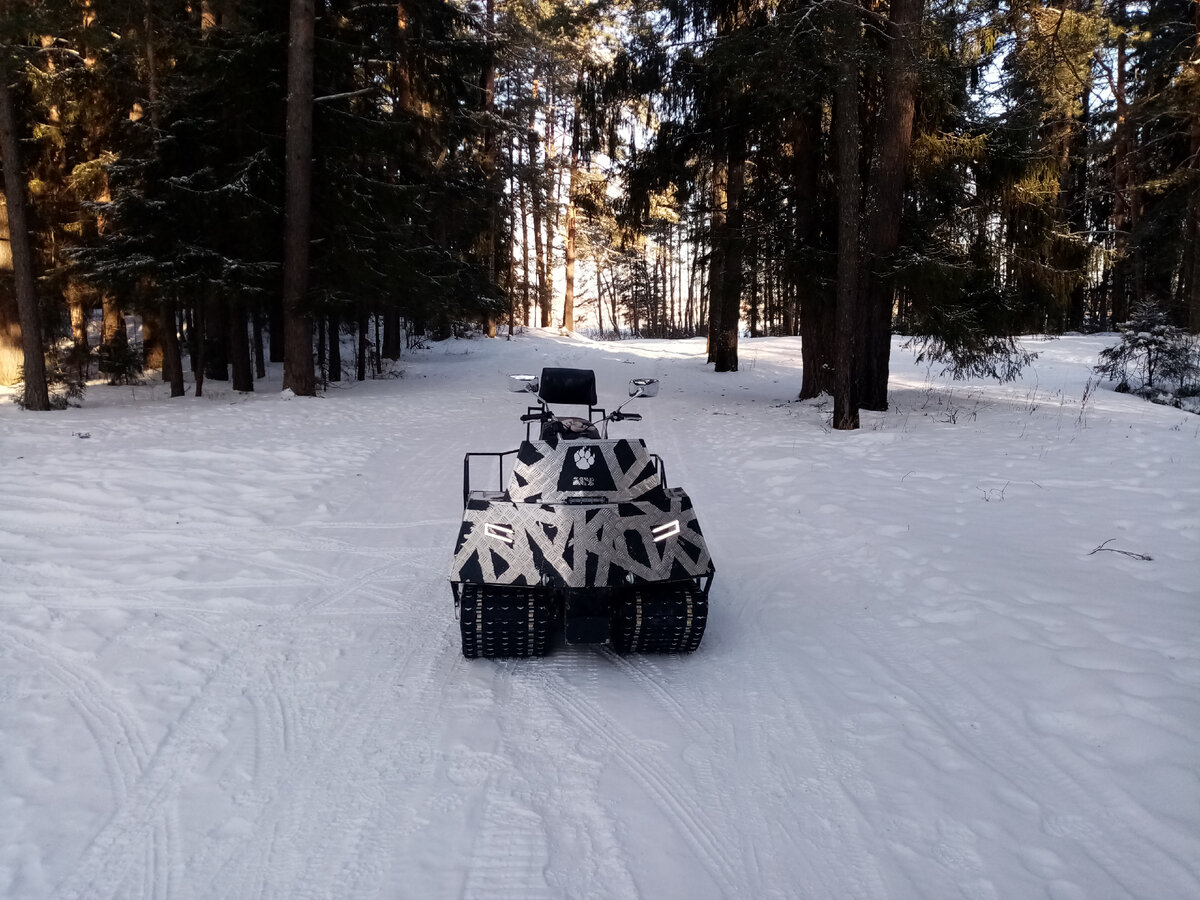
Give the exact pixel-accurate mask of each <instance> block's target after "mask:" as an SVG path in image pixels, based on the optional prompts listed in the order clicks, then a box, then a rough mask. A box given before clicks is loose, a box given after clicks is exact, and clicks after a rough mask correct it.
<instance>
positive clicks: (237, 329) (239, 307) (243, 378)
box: [227, 297, 254, 392]
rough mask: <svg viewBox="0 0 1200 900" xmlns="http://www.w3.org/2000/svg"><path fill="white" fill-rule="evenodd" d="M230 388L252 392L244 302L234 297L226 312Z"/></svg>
mask: <svg viewBox="0 0 1200 900" xmlns="http://www.w3.org/2000/svg"><path fill="white" fill-rule="evenodd" d="M228 318H229V327H228V329H227V332H228V342H229V364H230V365H229V367H230V375H231V384H230V386H231V387H232V388H233V389H234V390H235V391H243V392H252V391H253V390H254V369H253V367H252V363H251V361H250V332H249V331H247V330H246V325H247V321H246V301H245V300H243V299H242V298H241V297H235V298H234V299H233V301H232V302H231V303H230V306H229V310H228Z"/></svg>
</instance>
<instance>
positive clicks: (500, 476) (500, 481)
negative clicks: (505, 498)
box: [463, 450, 517, 509]
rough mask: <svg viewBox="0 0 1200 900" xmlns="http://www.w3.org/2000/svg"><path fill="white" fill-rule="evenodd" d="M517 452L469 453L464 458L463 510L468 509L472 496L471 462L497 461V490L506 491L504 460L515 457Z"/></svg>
mask: <svg viewBox="0 0 1200 900" xmlns="http://www.w3.org/2000/svg"><path fill="white" fill-rule="evenodd" d="M516 452H517V451H516V450H505V451H504V452H502V453H468V454H467V455H466V456H464V457H463V509H466V507H467V498H468V497H470V496H471V460H473V459H494V460H496V490H498V491H503V490H504V459H505V457H508V456H514V455H515V454H516Z"/></svg>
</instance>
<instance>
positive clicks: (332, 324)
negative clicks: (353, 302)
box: [325, 312, 342, 381]
mask: <svg viewBox="0 0 1200 900" xmlns="http://www.w3.org/2000/svg"><path fill="white" fill-rule="evenodd" d="M325 324H326V326H327V330H328V333H329V380H330V381H341V380H342V317H341V316H340V315H338V314H337V313H336V312H331V313H330V314H329V318H328V319H327V320H326V322H325Z"/></svg>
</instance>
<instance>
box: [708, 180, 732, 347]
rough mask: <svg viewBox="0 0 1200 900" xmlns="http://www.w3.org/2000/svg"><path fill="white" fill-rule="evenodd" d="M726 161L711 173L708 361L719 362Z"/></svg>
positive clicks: (723, 276)
mask: <svg viewBox="0 0 1200 900" xmlns="http://www.w3.org/2000/svg"><path fill="white" fill-rule="evenodd" d="M726 163H727V161H726V160H724V159H717V160H715V161H714V163H713V169H712V218H711V219H710V222H709V233H710V234H711V235H712V239H711V246H710V247H709V254H708V341H707V344H708V361H709V362H716V341H717V331H718V330H720V327H721V296H722V294H721V285H722V284H724V282H725V212H726V204H727V200H728V198H727V190H726V189H727V187H728V184H729V181H728V178H727V169H726Z"/></svg>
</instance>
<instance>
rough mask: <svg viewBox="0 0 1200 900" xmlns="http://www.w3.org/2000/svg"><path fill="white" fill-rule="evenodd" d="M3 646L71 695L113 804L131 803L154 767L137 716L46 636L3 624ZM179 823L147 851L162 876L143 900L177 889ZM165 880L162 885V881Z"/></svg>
mask: <svg viewBox="0 0 1200 900" xmlns="http://www.w3.org/2000/svg"><path fill="white" fill-rule="evenodd" d="M0 640H3V642H4V643H5V644H7V646H8V648H9V649H10V650H11V651H12V652H13V653H14V655H16V656H18V657H20V656H24V657H26V658H27V659H28V661H29V663H30V665H29V669H30V670H31V671H42V672H45V673H46V674H47V675H48V676H49V677H50V678H52V679H54V680H55V681H57V682H58V683H59V684H61V685H62V686H63V688H64V689H65V690H66V692H67V694H66V695H67V698H68V700H69V702H70V703H71V705H72V706H73V707H74V708H75V709H76V711H77V712H78V713H79V716H80V719H81V720H82V721H83V723H84V726H85V727H86V728H87V730H88V732H89V733H90V734H91V735H92V739H93V741H94V742H95V744H96V748H97V750H98V751H99V753H100V757H101V759H103V761H104V767H105V770H106V772H107V773H108V778H109V783H110V785H111V787H112V791H113V801H114V803H115V804H116V805H117V806H120V805H122V804H124V803H126V802H128V798H129V796H130V794H131V792H132V791H133V790H134V787H135V785H136V784H137V782H138V779H139V778H140V777H141V776H142V774H143V772H144V771H145V769H146V766H147V764H148V763H149V760H150V757H151V753H150V750H149V742H148V740H147V738H146V736H145V733H144V731H143V729H142V723H141V720H140V719H139V717H138V716H137V714H136V712H135V711H134V710H133V709H132V708H130V707H129V706H128V705H127V704H125V703H123V702H122V701H120V700H119V699H118V698H116V697H115V696H114V695H113V694H112V691H111V688H110V687H109V686H108V684H107V683H106V682H105V681H104V680H103V679H102V678H101V677H100V676H99V675H98V674H97V673H96V672H95V671H94V670H93V669H91V668H89V667H87V666H85V665H82V664H80V663H77V662H75V661H74V660H73V659H71V658H70V656H69V654H67V653H64V652H63V651H61V650H59V649H58V648H56V647H55V646H54V645H53V644H51V643H50V642H49V641H47V640H45V639H44V638H42V637H41V636H40V635H38V634H36V633H34V632H31V631H29V630H28V629H25V628H21V627H19V626H16V625H11V624H8V623H4V622H0ZM176 834H177V828H176V822H175V820H174V818H173V817H170V816H167V817H164V818H163V819H162V820H161V821H159V822H157V823H156V827H155V829H154V832H153V834H152V835H151V838H150V840H149V841H147V844H146V847H145V848H144V850H145V853H146V861H147V866H148V867H149V869H150V870H151V871H152V872H154V873H156V874H155V875H154V876H152V878H151V881H150V882H149V885H148V888H149V889H145V888H146V886H143V891H142V893H141V896H146V897H153V896H155V893H156V892H155V890H154V887H155V885H166V886H167V889H168V892H169V890H170V886H171V884H172V879H171V877H170V861H171V857H172V854H173V853H174V852H175V847H176V844H177V841H176ZM160 876H166V877H162V880H161V881H160V880H159V877H160Z"/></svg>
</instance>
